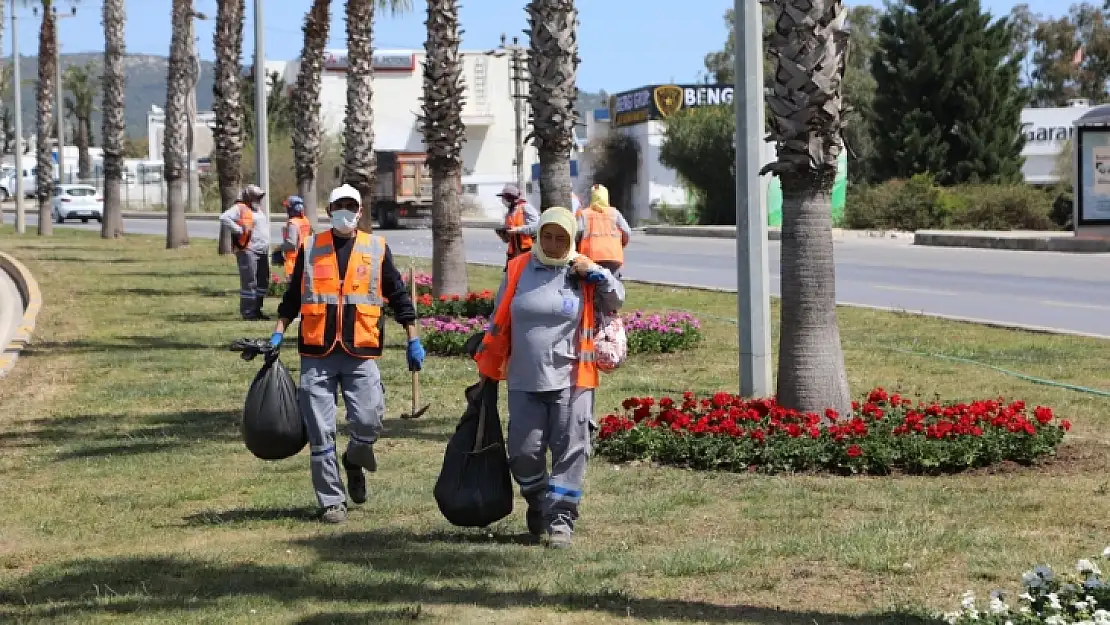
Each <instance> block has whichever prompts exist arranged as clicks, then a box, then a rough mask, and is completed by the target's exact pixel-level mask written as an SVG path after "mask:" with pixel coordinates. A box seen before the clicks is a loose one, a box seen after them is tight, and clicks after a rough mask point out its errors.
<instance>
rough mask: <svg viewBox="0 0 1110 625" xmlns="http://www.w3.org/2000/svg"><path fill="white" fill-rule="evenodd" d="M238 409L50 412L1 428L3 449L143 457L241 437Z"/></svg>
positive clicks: (63, 456)
mask: <svg viewBox="0 0 1110 625" xmlns="http://www.w3.org/2000/svg"><path fill="white" fill-rule="evenodd" d="M239 419H240V415H239V413H238V412H231V411H220V410H189V411H184V412H175V413H166V414H155V415H150V416H147V417H137V416H135V415H128V414H124V415H120V414H101V415H79V416H74V417H50V418H44V419H35V420H32V421H26V422H23V423H22V424H21V425H22V426H23V429H18V430H17V429H9V430H7V431H2V432H0V450H4V449H14V448H25V449H35V448H47V449H48V450H49V451H50V453H52V454H53V456H54V458H55V459H56V460H60V461H64V460H76V459H84V458H103V457H109V456H138V455H143V454H154V453H163V452H168V451H172V450H181V449H184V448H186V447H189V446H191V445H200V444H210V443H212V442H213V441H215V442H231V441H236V440H239V439H240V434H239Z"/></svg>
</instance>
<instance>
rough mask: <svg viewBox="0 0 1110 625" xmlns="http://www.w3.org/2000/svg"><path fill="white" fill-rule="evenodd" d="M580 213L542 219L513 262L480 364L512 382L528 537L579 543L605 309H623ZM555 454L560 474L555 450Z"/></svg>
mask: <svg viewBox="0 0 1110 625" xmlns="http://www.w3.org/2000/svg"><path fill="white" fill-rule="evenodd" d="M575 230H576V226H575V218H574V215H573V214H572V213H571V212H570V211H568V210H567V209H565V208H561V207H553V208H550V209H548V210H547V211H545V212H544V213H543V215H542V216H541V217H540V225H539V239H540V240H539V242H538V243H537V244H536V245H535V246H534V247H533V248H532V251H531V253H529V254H526V255H523V256H518V257H517V258H514V259H513V260H511V261H509V266H508V268H507V269H506V272H505V278H504V279H503V280H502V282H501V288H500V290H499V291H498V293H497V298H496V300H495V304H494V314H493V320H492V324H491V327H490V329H489V331H488V332H486V334H485V336H484V337H483V339H482V343H481V345H480V346H479V347H478V350H477V353H476V354H475V357H474V360H475V361H476V362H477V363H478V371H479V373H480V374H481V376H483V377H484V378H491V379H494V380H505V379H507V380H508V386H509V440H508V448H509V467H510V470H511V471H512V474H513V478H514V479H515V480H516V482H517V483H518V484H519V485H520V492H521V494H522V495H523V496H524V498H525V499H526V500H527V501H528V512H527V515H526V519H527V523H528V531H529V532H531V533H532V534H533V535H535V536H542V535H543V534H545V533H546V534H547V537H548V546H550V547H555V548H561V547H567V546H569V545H570V543H571V536H572V534H573V532H574V522H575V521H576V520H577V519H578V503H579V501H580V500H581V499H582V481H583V479H584V478H585V476H586V458H587V457H588V456H589V449H590V429H591V422H592V420H593V407H594V389H596V388H597V386H598V368H597V356H596V352H595V350H594V334H595V331H596V325H597V324H596V320H597V316H596V314H597V312H601V313H603V314H611V313H614V312H616V311H617V310H619V309H620V307H621V306H622V305H623V304H624V287H623V286H622V285H621V283H620V281H618V280H617V279H616V278H614V277H613V274H612V273H610V272H609V270H607V269H605V268H603V267H601V266H599V265H597V264H596V263H594V262H593V261H591V260H590V259H589V258H587V257H585V256H582V255H580V254H578V253H577V252H575V248H574V235H575ZM549 449H550V450H551V472H550V474H548V471H547V450H549Z"/></svg>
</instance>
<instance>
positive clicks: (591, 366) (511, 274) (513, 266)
mask: <svg viewBox="0 0 1110 625" xmlns="http://www.w3.org/2000/svg"><path fill="white" fill-rule="evenodd" d="M531 262H532V255H531V254H528V255H524V256H518V257H516V258H514V259H513V260H511V261H509V266H508V268H507V269H506V274H507V276H506V279H505V292H504V293H503V294H502V297H501V303H500V305H499V306H498V307H497V310H495V311H494V312H493V320H492V321H491V323H490V328H489V330H488V331H487V332H486V335H485V336H484V337H482V344H481V345H479V346H478V351H477V353H476V354H475V355H474V361H475V362H476V363H478V372H479V373H481V374H482V375H484V376H486V377H487V378H490V379H493V380H498V381H501V380H504V379H505V377H506V374H507V373H508V369H509V354H510V353H511V352H512V308H513V295H515V294H516V286H517V284H518V283H519V282H520V276H521V274H522V273H524V270H525V268H527V267H528V264H529V263H531ZM581 284H582V321H581V323H580V325H579V327H578V373H577V376H576V378H575V381H574V384H575V386H577V387H579V388H597V382H598V372H597V352H596V351H595V350H594V332H595V330H594V305H593V301H594V285H592V284H589V283H587V282H586V281H584V280H583V281H582V282H581Z"/></svg>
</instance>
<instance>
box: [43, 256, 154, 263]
mask: <svg viewBox="0 0 1110 625" xmlns="http://www.w3.org/2000/svg"><path fill="white" fill-rule="evenodd" d="M33 260H34V261H35V262H40V263H96V264H100V263H140V262H143V261H142V260H140V259H138V258H128V257H126V256H119V257H116V258H103V257H93V258H82V257H80V256H61V255H58V254H43V255H41V256H36V257H34V258H33Z"/></svg>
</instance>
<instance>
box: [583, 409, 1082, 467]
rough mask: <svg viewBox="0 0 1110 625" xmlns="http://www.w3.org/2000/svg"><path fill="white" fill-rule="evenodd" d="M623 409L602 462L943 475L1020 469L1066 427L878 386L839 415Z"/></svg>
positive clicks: (1033, 412) (607, 435) (602, 435)
mask: <svg viewBox="0 0 1110 625" xmlns="http://www.w3.org/2000/svg"><path fill="white" fill-rule="evenodd" d="M623 408H624V411H625V412H624V414H610V415H607V416H605V417H604V418H602V419H601V423H600V426H601V430H600V432H599V433H598V441H597V446H596V448H597V453H599V454H600V455H601V456H603V457H605V458H607V459H609V460H611V461H614V462H627V461H630V460H654V461H656V462H660V463H664V464H673V465H680V466H689V467H693V468H697V469H720V470H728V471H752V470H762V471H767V472H783V471H787V472H789V471H814V470H820V471H834V472H847V473H874V474H886V473H890V472H891V471H893V470H901V471H906V472H910V473H942V472H955V471H961V470H964V469H969V468H973V467H982V466H987V465H991V464H995V463H998V462H1002V461H1007V460H1008V461H1013V462H1018V463H1022V464H1028V463H1031V462H1033V461H1034V460H1036V459H1038V458H1041V457H1043V456H1046V455H1050V454H1052V453H1054V452H1055V449H1056V447H1057V445H1059V444H1060V441H1061V440H1062V439H1063V437H1064V433H1065V432H1067V431H1068V430H1069V429H1070V428H1071V424H1070V423H1069V422H1068V421H1066V420H1058V419H1057V418H1056V416H1055V415H1054V414H1053V412H1052V409H1051V408H1046V407H1044V406H1037V407H1035V408H1032V409H1030V408H1029V407H1028V406H1026V404H1025V402H1023V401H1020V400H1017V401H1010V402H1007V401H1006V400H1005V399H1002V398H999V399H986V400H980V401H974V402H969V403H940V402H929V403H926V402H923V401H920V400H918V401H914V400H911V399H908V398H905V397H901V396H899V395H897V394H894V395H889V394H888V393H887V392H886V391H885V390H883V389H882V388H876V389H874V390H872V391H871V392H870V393H868V395H867V397H866V399H865V401H863V402H862V403H860V402H853V403H852V414H850V415H843V416H841V415H838V414H836V412H835V411H833V410H826V411H825V414H824V415H817V414H813V413H807V414H801V413H798V412H796V411H794V410H789V409H786V408H783V407H782V406H779V405H778V404H777V403H776V402H775V400H774V399H773V398H765V399H744V398H742V397H738V396H736V395H731V394H729V393H717V394H715V395H713V396H712V397H708V398H698V397H695V396H694V394H693V393H689V392H687V393H685V394H684V395H683V397H682V398H681V399H678V400H676V399H672V398H670V397H663V398H660V399H658V400H656V399H654V398H652V397H632V398H629V399H626V400H625V401H624V403H623Z"/></svg>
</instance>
